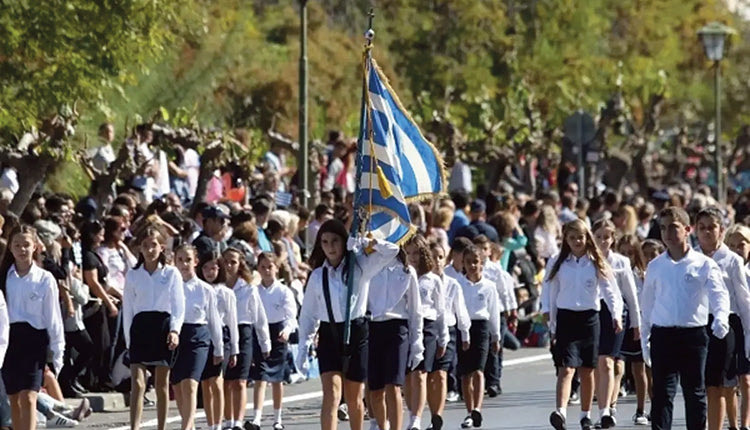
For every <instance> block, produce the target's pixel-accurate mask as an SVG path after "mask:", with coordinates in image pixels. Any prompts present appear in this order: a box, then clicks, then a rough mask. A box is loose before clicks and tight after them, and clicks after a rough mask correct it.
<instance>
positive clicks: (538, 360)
mask: <svg viewBox="0 0 750 430" xmlns="http://www.w3.org/2000/svg"><path fill="white" fill-rule="evenodd" d="M502 388H503V394H502V395H500V396H498V397H495V398H488V397H486V398H485V401H484V408H483V411H482V413H483V415H484V423H483V426H482V428H483V429H490V430H494V429H498V430H499V429H516V430H526V429H528V430H537V429H549V428H551V426H550V425H549V422H548V418H549V414H550V412H551V411H552V410H553V409H554V405H555V390H554V389H555V370H554V368H553V366H552V360H551V358H550V356H549V353H548V352H547V351H546V350H544V349H536V348H524V349H521V350H519V351H506V363H505V369H504V372H503V379H502ZM249 393H250V394H249V395H248V399H249V401H250V402H252V389H250V390H249ZM322 395H323V393H322V391H321V386H320V380H318V379H314V380H309V381H306V382H303V383H299V384H295V385H291V386H286V391H285V395H284V402H285V403H284V425H285V426H286V429H288V430H303V429H304V430H309V429H316V428H320V424H319V418H318V417H319V410H320V404H321V398H322ZM151 397H152V398H153V395H152V396H151ZM270 398H271V392H270V388H269V389H268V392H267V394H266V406H265V407H264V410H263V411H264V416H263V423H262V424H263V426H262V427H261V428H263V429H270V428H271V425H272V424H273V421H272V420H273V417H272V413H273V407H272V406H271V404H270ZM426 409H427V408H426ZM646 409H647V410H648V404H647V406H646ZM579 411H580V407H579V406H575V405H571V406H569V407H568V417H569V420H568V422H569V425H568V428H569V429H573V430H574V429H577V428H580V427H579V426H578V425H577V421H578V415H579ZM674 412H675V414H674V415H675V420H674V427H675V428H680V427H682V428H684V426H685V421H684V416H685V413H684V406H683V402H682V398H681V397H679V396H678V398H676V399H675V411H674ZM251 413H252V405H250V404H249V405H248V414H247V415H248V416H249V415H250V414H251ZM634 413H635V396H628V397H625V398H623V399H621V401H620V404H619V406H618V409H617V418H618V425H617V428H618V429H647V428H650V427H648V426H635V425H633V422H632V416H633V414H634ZM198 414H199V417H201V418H200V419H199V420H198V422H197V428H198V429H202V428H205V425H206V421H205V419H204V418H203V414H202V410H198ZM592 415H595V416H594V417H593V418H594V419H596V418H597V417H598V410H597V409H596V405H594V408H593V411H592ZM169 416H170V419H169V424H168V426H167V428H168V429H179V428H180V421H179V415H178V413H177V408H176V406H175V404H174V402H172V404H171V408H170V414H169ZM465 416H466V410H465V409H464V407H463V403H460V402H459V403H449V404H448V405H447V407H446V411H445V414H444V417H443V418H444V421H445V425H444V426H443V428H444V429H446V430H454V429H459V428H460V424H461V421H463V419H464V417H465ZM155 417H156V410H155V408H153V407H152V408H146V410H145V411H144V419H143V425H142V428H144V429H155V428H156V420H155ZM128 420H129V418H128V411H127V410H121V411H116V412H102V413H96V414H93V415H92V416H91V417H89V419H88V420H86V422H84V423H81V425H80V426H79V427H78V428H92V429H94V428H108V429H112V428H115V429H117V430H127V429H129V428H130V427H129V424H128V423H129V421H128ZM407 421H408V420H405V424H404V425H406V424H407ZM423 421H424V422H425V423H426V424H425V425H424V427H426V426H427V424H429V412H428V411H427V410H426V411H425V414H424V418H423ZM338 428H339V429H348V428H349V425H348V423H345V422H342V423H340V424H339V427H338ZM368 428H369V423H368V422H365V430H366V429H368Z"/></svg>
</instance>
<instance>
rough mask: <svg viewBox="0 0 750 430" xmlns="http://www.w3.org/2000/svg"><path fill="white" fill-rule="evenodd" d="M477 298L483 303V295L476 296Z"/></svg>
mask: <svg viewBox="0 0 750 430" xmlns="http://www.w3.org/2000/svg"><path fill="white" fill-rule="evenodd" d="M477 298H478V299H479V301H480V302H483V301H484V293H479V294H477Z"/></svg>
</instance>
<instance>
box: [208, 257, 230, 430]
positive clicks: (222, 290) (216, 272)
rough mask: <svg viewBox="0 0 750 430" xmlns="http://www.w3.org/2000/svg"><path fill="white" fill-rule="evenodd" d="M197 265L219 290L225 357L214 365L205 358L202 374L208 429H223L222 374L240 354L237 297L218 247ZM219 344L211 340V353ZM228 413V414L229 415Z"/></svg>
mask: <svg viewBox="0 0 750 430" xmlns="http://www.w3.org/2000/svg"><path fill="white" fill-rule="evenodd" d="M203 258H205V260H204V261H202V262H201V263H200V265H199V267H198V273H199V276H200V278H201V279H203V280H204V281H206V282H207V283H209V284H210V285H212V286H213V288H214V292H215V293H216V309H217V311H218V313H219V318H221V324H222V342H223V344H224V351H223V355H224V360H223V361H222V362H221V363H219V364H214V362H213V360H206V367H205V368H204V369H203V375H201V388H202V391H203V410H204V411H205V412H206V422H207V424H208V427H209V430H221V416H222V413H223V411H224V377H223V376H222V374H223V373H225V372H226V370H227V369H228V368H230V367H234V366H235V365H236V364H237V355H238V354H239V353H240V347H239V332H238V324H237V299H236V298H235V296H234V293H233V292H232V290H230V289H229V288H227V286H226V285H224V273H223V271H222V269H221V265H220V262H219V260H220V259H221V255H220V254H219V252H218V250H216V251H214V252H212V253H211V254H209V255H207V256H206V257H203ZM215 349H216V346H215V345H214V344H213V342H212V343H211V346H210V347H209V352H208V356H209V357H213V356H214V355H218V354H216V353H214V350H215ZM228 415H229V414H227V416H228Z"/></svg>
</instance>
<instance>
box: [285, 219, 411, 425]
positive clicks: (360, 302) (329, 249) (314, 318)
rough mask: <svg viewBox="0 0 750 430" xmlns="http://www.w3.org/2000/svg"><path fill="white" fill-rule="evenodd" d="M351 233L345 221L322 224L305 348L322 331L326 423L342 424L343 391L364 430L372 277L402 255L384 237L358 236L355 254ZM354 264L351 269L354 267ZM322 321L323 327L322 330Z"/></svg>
mask: <svg viewBox="0 0 750 430" xmlns="http://www.w3.org/2000/svg"><path fill="white" fill-rule="evenodd" d="M348 236H349V235H348V233H347V231H346V227H345V226H344V224H342V223H341V221H339V220H336V219H332V220H328V221H326V222H325V223H323V225H322V226H321V227H320V230H319V231H318V236H317V238H316V239H315V246H314V247H313V251H312V254H311V256H310V263H311V264H310V265H311V267H312V268H313V269H314V270H313V272H312V273H311V274H310V276H309V278H308V280H307V289H306V291H305V297H304V300H303V302H302V310H301V312H300V316H299V339H300V347H301V348H303V351H306V350H307V348H309V347H310V346H311V345H312V339H313V336H314V335H315V333H316V332H318V348H317V351H318V364H319V366H320V373H321V382H322V384H323V406H322V411H321V428H322V429H323V430H334V429H335V428H336V427H337V417H336V411H337V408H338V405H339V400H340V399H341V394H342V391H343V394H344V398H345V399H346V403H347V405H348V409H349V425H350V426H351V428H352V429H353V430H361V429H362V426H363V421H364V404H363V403H362V395H363V394H362V391H363V388H364V381H365V380H366V379H367V352H368V351H367V350H368V346H367V342H368V323H367V319H366V318H365V312H366V309H367V299H368V293H369V288H370V280H371V279H372V277H373V276H374V275H375V274H376V273H378V272H380V271H381V270H383V268H384V267H385V266H386V265H387V264H388V263H389V262H390V261H391V260H392V259H393V257H395V256H396V254H397V253H398V246H396V245H394V244H391V243H388V242H381V241H371V242H370V243H365V241H366V240H363V239H360V240H353V241H352V242H356V243H352V250H353V255H354V258H350V255H352V254H350V253H348V252H347V239H348ZM350 267H351V269H352V270H351V271H350ZM350 274H353V276H354V279H352V284H351V285H352V289H351V290H352V296H351V301H350V309H351V314H350V315H351V337H350V341H349V346H350V349H349V350H348V351H344V350H343V347H344V344H343V335H344V319H345V315H346V309H347V296H348V293H347V290H348V288H347V283H348V280H349V276H350ZM318 326H320V330H318ZM297 366H298V368H299V369H303V370H304V369H306V368H308V362H307V354H304V353H303V354H299V355H298V357H297Z"/></svg>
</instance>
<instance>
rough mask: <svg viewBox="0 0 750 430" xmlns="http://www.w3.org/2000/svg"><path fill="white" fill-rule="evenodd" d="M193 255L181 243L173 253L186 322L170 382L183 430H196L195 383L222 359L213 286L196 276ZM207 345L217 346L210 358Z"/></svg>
mask: <svg viewBox="0 0 750 430" xmlns="http://www.w3.org/2000/svg"><path fill="white" fill-rule="evenodd" d="M196 256H197V251H196V250H195V248H194V247H193V246H192V245H187V244H183V245H181V246H179V247H178V248H177V249H176V250H175V263H176V266H177V269H178V270H179V271H180V275H182V282H183V289H184V293H185V320H184V322H183V323H182V330H181V331H180V346H179V347H178V349H177V360H176V361H175V364H174V368H173V369H172V375H171V380H172V385H173V389H174V393H175V401H176V402H177V408H178V409H179V410H180V416H181V417H182V430H193V429H195V409H196V404H197V397H196V395H197V393H198V382H199V381H200V379H201V374H202V373H203V369H204V368H205V367H206V362H208V361H209V360H211V361H212V362H213V364H221V362H222V361H223V360H224V357H223V354H224V340H223V339H222V332H221V320H220V317H219V313H218V311H217V309H216V293H215V292H214V289H213V287H211V286H210V285H208V284H207V283H206V282H204V281H202V280H201V279H199V278H198V277H197V276H196V275H195V266H196V263H197V260H196ZM209 345H216V348H215V349H214V350H213V352H212V355H211V356H209Z"/></svg>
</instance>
